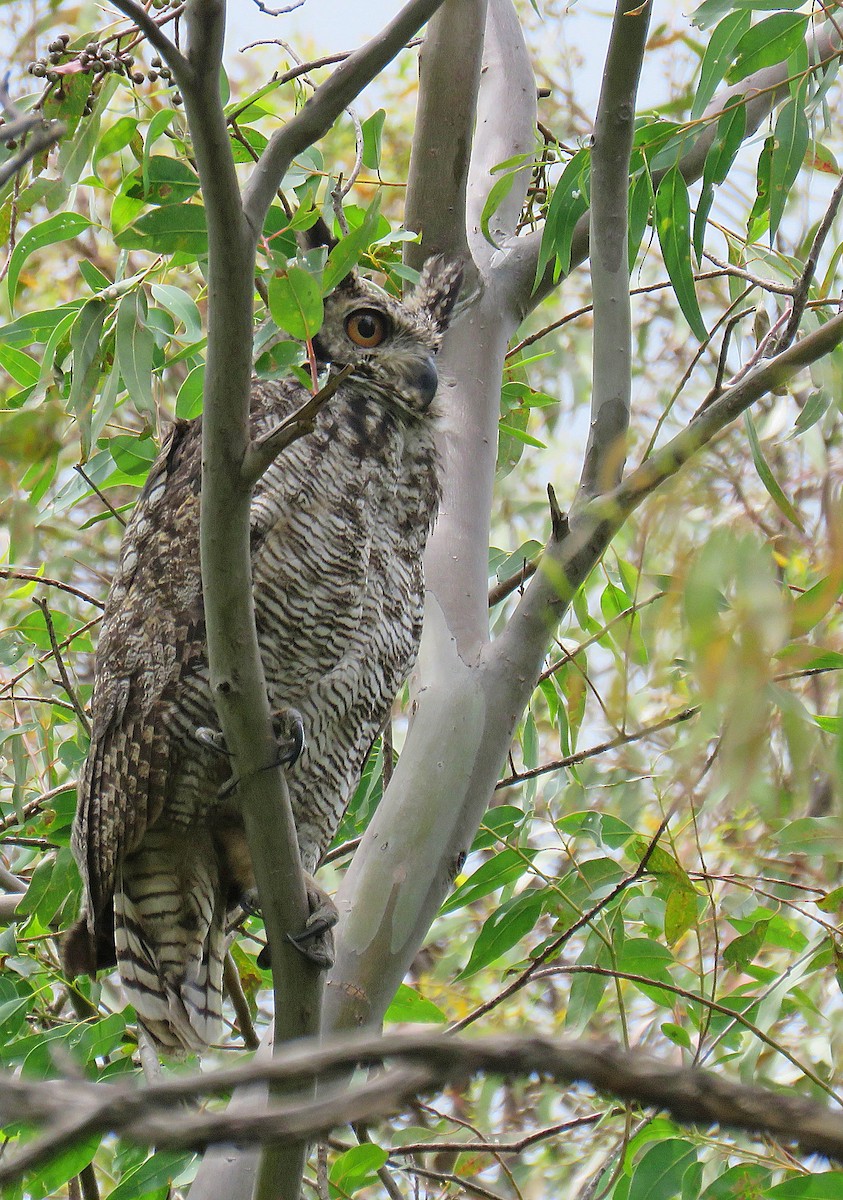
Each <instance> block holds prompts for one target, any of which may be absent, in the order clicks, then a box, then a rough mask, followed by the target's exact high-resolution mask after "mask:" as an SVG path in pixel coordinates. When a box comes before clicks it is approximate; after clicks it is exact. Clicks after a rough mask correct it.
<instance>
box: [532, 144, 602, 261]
mask: <svg viewBox="0 0 843 1200" xmlns="http://www.w3.org/2000/svg"><path fill="white" fill-rule="evenodd" d="M590 163H591V155H590V151H589V150H588V149H586V148H583V149H582V150H578V151H577V152H576V154H575V155H574V156H573V157H572V158H571V159H570V160H569V162H568V164H567V166H566V167H565V170H564V171H563V172H562V174H561V176H560V178H559V181H558V183H557V184H556V186H555V187H554V189H553V194H552V195H551V197H550V204H549V205H548V209H547V216H546V218H545V222H544V230H543V231H542V240H541V246H540V248H539V258H538V264H537V266H536V285H538V282H539V280H540V279H541V277H542V275H543V274H544V271H545V268H546V267H547V264H548V263H549V262H550V261H551V259H553V258H554V257H555V258H556V260H557V266H556V270H557V272H559V273H561V274H565V273H566V272H567V271H568V269H569V267H570V265H571V245H572V242H573V238H574V230H575V228H576V225H577V221H579V219H580V217H581V216H582V215H583V214H584V213H585V212H587V210H588V184H589V166H590Z"/></svg>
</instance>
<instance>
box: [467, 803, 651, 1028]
mask: <svg viewBox="0 0 843 1200" xmlns="http://www.w3.org/2000/svg"><path fill="white" fill-rule="evenodd" d="M671 816H672V814H671V813H669V814H668V815H667V816H666V817H664V818H663V819H662V821H661V822H660V824H659V827H658V829H657V830H656V832H655V833H654V834H653V836H652V838H651V839H650V841H649V842H648V844H647V849H646V850H645V851H644V853H643V854H642V856H641V859H640V861H639V863H638V866H637V867H636V868H635V870H634V871H633V872H632V874H631V875H627V876H626V878H624V879H621V880H620V882H619V883H617V884H615V886H614V887H613V888H612V889H611V891H609V892H607V893H606V895H605V896H604V897H603V898H602V900H599V901H598V902H597V904H595V905H594V906H593V907H592V908H590V909H589V910H588V912H585V913H583V914H582V916H580V917H578V918H577V920H576V921H574V923H573V925H569V926H568V928H567V929H566V930H565V932H564V933H561V934H560V935H559V937H556V938H554V939H553V941H552V942H549V943H548V945H547V946H545V948H544V950H542V952H541V953H540V954H537V955H536V957H535V958H534V959H533V961H532V962H531V963H530V965H529V966H528V967H526V968H525V969H524V970H523V971H522V972H521V974H520V975H518V976H517V977H516V978H515V979H514V980H513V981H512V983H510V984H508V985H507V986H506V987H505V988H504V989H503V990H502V991H500V992H498V994H497V995H496V996H493V997H492V998H491V1000H487V1001H486V1002H485V1003H484V1004H481V1005H479V1006H478V1007H477V1008H475V1009H474V1010H473V1011H472V1012H470V1013H469V1014H468V1015H467V1016H465V1017H463V1018H462V1020H460V1021H454V1022H453V1024H451V1025H449V1027H448V1032H449V1033H457V1032H459V1031H460V1030H462V1029H466V1028H467V1027H468V1026H469V1025H473V1024H474V1022H475V1021H477V1020H479V1019H480V1017H483V1016H486V1014H487V1013H490V1012H491V1011H492V1009H493V1008H497V1007H498V1005H499V1004H503V1002H504V1000H508V999H509V997H510V996H512V995H514V994H515V993H516V992H519V991H520V990H521V989H522V988H523V987H525V986H526V985H527V984H528V983H529V981H530V980H531V979H532V978H533V976H534V975H535V973H536V971H538V969H539V967H540V966H542V965H543V964H544V963H546V962H547V960H548V959H549V958H553V957H554V956H555V955H556V954H558V953H559V951H560V950H561V949H562V947H563V946H564V945H566V944H567V943H568V942H569V941H570V940H571V938H572V937H573V936H574V934H575V933H578V932H579V930H580V929H584V928H585V926H586V925H590V924H591V922H592V921H593V920H594V918H595V917H596V916H598V915H599V914H600V913H601V912H602V911H603V909H604V908H606V907H607V906H608V905H609V904H612V903H613V902H614V901H615V900H616V899H617V897H618V896H620V894H621V892H625V891H626V889H627V888H628V887H631V886H632V884H633V883H635V882H636V881H637V880H639V879H640V878H641V876H642V875H645V874H646V872H647V864H648V863H649V861H650V859H651V858H652V857H653V853H654V852H655V849H656V847H657V846H658V844H659V840H660V839H661V836H662V834H663V833H664V831H665V829H666V828H667V826H668V822H669V821H670V818H671Z"/></svg>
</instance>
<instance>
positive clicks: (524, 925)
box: [457, 888, 544, 979]
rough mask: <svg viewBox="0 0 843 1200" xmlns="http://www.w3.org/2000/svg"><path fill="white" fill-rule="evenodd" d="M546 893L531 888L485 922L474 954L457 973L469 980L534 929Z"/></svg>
mask: <svg viewBox="0 0 843 1200" xmlns="http://www.w3.org/2000/svg"><path fill="white" fill-rule="evenodd" d="M543 905H544V896H543V895H542V892H541V891H540V890H539V889H538V888H530V889H529V890H528V891H526V892H522V893H521V895H520V896H514V897H513V898H512V899H511V900H507V901H505V902H504V903H503V904H501V905H500V907H499V908H496V909H495V911H494V912H493V913H492V915H491V916H490V917H489V918H488V919H487V920H486V921H485V923H484V925H483V928H482V929H481V930H480V933H479V935H478V937H477V940H476V941H475V943H474V946H473V947H472V950H471V957H470V958H469V960H468V962H467V963H466V965H465V966H464V967H463V969H462V971H460V973H459V975H458V976H457V978H458V979H468V978H469V977H470V976H471V975H475V974H476V973H477V972H478V971H480V970H482V969H483V967H486V966H488V965H489V963H493V962H495V961H496V960H497V959H499V958H500V957H501V956H502V955H503V954H506V952H507V951H508V950H511V949H512V947H513V946H514V945H515V944H516V943H517V942H520V941H521V939H522V938H523V937H524V936H525V935H526V934H527V933H529V932H530V930H531V929H532V928H533V926H534V925H535V924H536V921H537V920H538V919H539V916H540V915H541V911H542V907H543Z"/></svg>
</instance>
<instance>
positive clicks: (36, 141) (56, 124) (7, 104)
mask: <svg viewBox="0 0 843 1200" xmlns="http://www.w3.org/2000/svg"><path fill="white" fill-rule="evenodd" d="M0 108H2V109H3V115H4V117H5V124H4V125H3V128H2V136H3V139H4V140H5V141H10V140H11V139H13V138H24V137H25V138H26V144H25V145H22V146H21V147H20V149H19V150H18V152H17V154H13V155H12V157H11V158H10V159H9V160H8V161H7V162H4V163H3V165H2V166H0V187H4V186H5V185H6V184H7V183H8V182H9V180H10V179H14V177H15V175H17V173H18V171H20V170H21V169H22V168H23V167H25V166H26V164H27V163H28V162H31V160H32V159H33V158H35V156H36V155H38V154H40V153H41V152H42V151H43V150H46V149H48V147H50V146H52V145H54V144H55V143H56V142H57V141H58V140H59V138H61V137H62V136H63V135H64V133H65V129H66V127H65V126H64V125H63V124H62V123H61V122H60V121H49V122H47V121H45V120H44V118H43V117H42V116H41V114H40V113H26V112H22V111H21V110H20V109H19V108H18V107H17V105H16V104H14V102H13V101H12V97H11V96H10V95H9V91H8V86H7V82H5V81H0Z"/></svg>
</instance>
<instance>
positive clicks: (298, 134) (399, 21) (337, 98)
mask: <svg viewBox="0 0 843 1200" xmlns="http://www.w3.org/2000/svg"><path fill="white" fill-rule="evenodd" d="M442 2H443V0H409V3H407V4H406V5H405V6H404V8H403V9H402V10H401V11H400V12H399V13H398V15H397V16H396V17H395V18H394V19H393V20H392V21H390V23H389V24H388V25H387V26H386V27H385V28H384V29H383V30H382V31H381V32H380V33H379V34H377V35H376V36H375V37H374V38H372V39H371V40H370V41H369V42H367V43H366V45H365V46H362V47H361V48H360V49H359V50H356V51H355V52H354V54H352V55H351V56H350V57H349V58H347V59H346V60H345V61H344V62H343V63H341V64H340V66H339V67H337V69H336V71H334V73H333V75H331V76H330V78H329V79H327V80H326V81H325V82H324V83H323V84H320V86H319V87H318V88H317V89H316V91H315V92H314V93H313V95H312V96H311V97H310V99H309V100H308V101H307V103H306V104H305V106H304V108H303V109H302V110H301V112H299V113H297V114H296V116H295V117H293V119H292V120H291V121H289V122H288V123H287V124H286V125H285V126H284V127H283V129H279V130H277V131H276V132H275V133H274V134H273V135H272V137H271V138H270V140H269V144H268V145H267V147H266V149H265V150H264V152H263V154H262V155H261V159H260V162H259V163H258V164H257V166H256V167H255V168H254V171H253V172H252V177H251V179H250V180H249V183H248V186H247V187H246V189H245V193H244V210H245V213H246V218H247V220H248V222H249V225H250V226H251V229H252V231H253V235H254V237H255V238H257V236H258V233H259V232H260V230H261V229H262V227H263V222H264V218H265V216H266V213H267V211H268V210H269V206H270V204H271V203H272V201H273V198H274V196H275V193H276V190H277V189H278V187H279V185H280V183H281V180H282V179H283V178H284V175H285V174H286V172H287V169H288V167H289V165H290V163H291V162H292V161H293V159H294V158H295V156H296V155H297V154H300V153H301V151H302V150H306V149H307V147H308V146H310V145H312V144H313V143H314V142H315V141H318V140H319V138H320V137H323V136H324V134H326V133H327V132H328V130H329V129H330V128H331V125H332V124H333V123H334V121H335V120H336V119H337V117H338V116H339V115H340V113H341V112H342V111H343V110H344V109H346V108H347V107H348V106H349V104H351V103H352V101H353V100H354V99H355V98H356V97H357V96H358V95H359V94H360V92H361V91H362V90H363V88H364V87H365V86H366V84H368V83H370V82H371V81H372V80H373V79H374V78H375V76H376V75H377V74H378V73H379V72H380V71H382V70H383V68H384V67H385V66H386V65H387V63H389V62H391V61H392V59H393V58H394V57H395V55H396V54H398V52H399V51H400V50H402V49H403V48H404V46H405V44H406V43H407V42H408V41H409V40H410V39H411V38H412V37H413V36H414V35H415V34H416V33H417V32H418V30H419V29H420V28H421V26H422V25H424V23H425V22H426V21H428V20H429V19H430V17H431V16H432V15H433V14H434V13H435V12H436V10H437V9H438V8H439V7H440V5H441V4H442Z"/></svg>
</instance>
